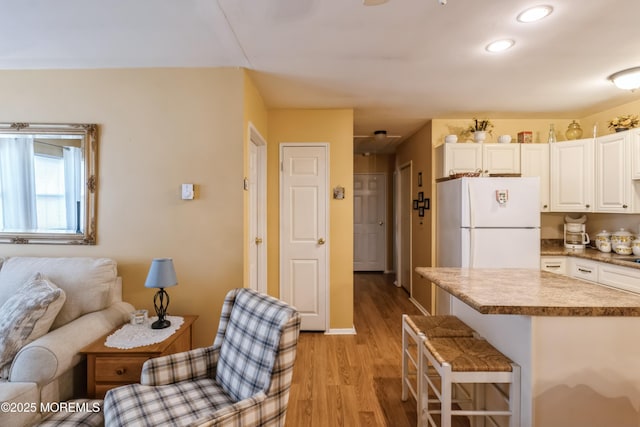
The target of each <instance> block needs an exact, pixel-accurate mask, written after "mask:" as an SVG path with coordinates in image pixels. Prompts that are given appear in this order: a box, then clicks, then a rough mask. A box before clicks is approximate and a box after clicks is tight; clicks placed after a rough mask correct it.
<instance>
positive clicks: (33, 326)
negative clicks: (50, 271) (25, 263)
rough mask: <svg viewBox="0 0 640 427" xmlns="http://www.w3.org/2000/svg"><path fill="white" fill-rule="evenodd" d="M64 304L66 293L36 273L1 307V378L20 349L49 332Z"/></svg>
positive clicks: (7, 374) (7, 372)
mask: <svg viewBox="0 0 640 427" xmlns="http://www.w3.org/2000/svg"><path fill="white" fill-rule="evenodd" d="M64 301H65V294H64V291H62V290H61V289H60V288H58V287H57V286H56V285H54V284H53V283H52V282H51V281H49V280H47V279H46V278H45V277H43V276H42V275H41V274H40V273H36V274H34V275H33V277H32V278H31V279H29V280H28V281H27V282H26V283H25V284H24V285H23V286H22V287H21V288H20V289H19V290H18V292H16V293H15V294H13V295H12V296H10V297H9V298H8V299H7V300H6V301H5V302H4V304H2V305H1V306H0V378H8V377H9V368H10V367H11V362H12V361H13V358H14V357H15V355H16V353H17V352H18V350H20V349H21V348H22V347H23V346H25V345H27V344H29V343H30V342H31V341H33V340H35V339H36V338H39V337H41V336H43V335H44V334H46V333H47V332H48V331H49V328H50V327H51V325H52V324H53V320H54V319H55V317H56V315H57V314H58V312H59V311H60V309H61V308H62V305H63V303H64Z"/></svg>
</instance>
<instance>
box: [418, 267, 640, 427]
mask: <svg viewBox="0 0 640 427" xmlns="http://www.w3.org/2000/svg"><path fill="white" fill-rule="evenodd" d="M416 271H417V273H418V274H419V275H420V276H422V277H424V278H425V279H427V280H429V281H431V282H433V283H435V284H436V285H437V287H438V294H439V299H438V303H439V305H438V307H439V309H438V313H437V314H447V313H451V314H455V315H456V316H458V317H459V318H460V319H462V320H463V321H465V322H466V323H467V324H469V325H470V326H471V327H473V328H474V329H475V330H476V331H477V332H478V333H479V334H480V335H482V336H483V337H484V338H486V339H487V340H488V341H489V342H491V343H492V344H493V345H494V346H495V347H497V348H498V349H499V350H500V351H502V352H503V353H504V354H505V355H507V356H508V357H510V358H511V359H512V360H514V361H515V362H516V363H518V364H519V365H520V366H521V367H522V411H521V415H522V423H521V425H522V426H523V427H524V426H544V427H555V426H558V427H560V426H563V427H564V426H585V427H587V426H594V427H595V426H636V427H637V426H638V425H640V295H638V294H634V293H631V292H626V291H621V290H616V289H611V288H607V287H604V286H601V285H597V284H593V283H588V282H585V281H581V280H577V279H572V278H569V277H564V276H560V275H557V274H553V273H547V272H543V271H539V270H529V269H463V268H423V267H419V268H417V269H416Z"/></svg>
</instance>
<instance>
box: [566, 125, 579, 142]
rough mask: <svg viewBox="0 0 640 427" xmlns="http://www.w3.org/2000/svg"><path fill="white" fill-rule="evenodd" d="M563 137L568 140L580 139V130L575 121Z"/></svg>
mask: <svg viewBox="0 0 640 427" xmlns="http://www.w3.org/2000/svg"><path fill="white" fill-rule="evenodd" d="M564 135H565V136H566V137H567V139H568V140H572V139H580V137H581V136H582V128H581V127H580V124H579V123H577V122H576V121H575V120H572V121H571V123H570V124H569V127H568V128H567V131H566V132H565V134H564Z"/></svg>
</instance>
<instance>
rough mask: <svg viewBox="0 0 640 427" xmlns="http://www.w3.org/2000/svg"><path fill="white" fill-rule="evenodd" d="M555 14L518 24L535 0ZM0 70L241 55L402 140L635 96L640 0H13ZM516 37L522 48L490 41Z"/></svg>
mask: <svg viewBox="0 0 640 427" xmlns="http://www.w3.org/2000/svg"><path fill="white" fill-rule="evenodd" d="M537 4H549V5H552V6H553V8H554V12H553V13H552V14H551V15H550V16H549V17H547V18H546V19H544V20H542V21H540V22H538V23H530V24H521V23H518V22H517V21H516V19H515V18H516V16H517V15H518V13H520V12H521V11H522V10H524V9H526V8H527V7H530V6H533V5H537ZM2 6H3V8H2V9H3V10H2V18H3V19H2V25H1V26H0V68H4V69H32V68H113V67H119V68H120V67H218V66H238V67H246V68H248V69H250V70H252V71H251V73H252V77H253V79H254V82H255V84H256V85H257V87H258V90H259V91H260V93H261V94H262V96H263V97H264V100H265V102H266V104H267V105H268V106H269V107H273V108H353V109H354V114H355V123H354V135H359V136H370V135H373V132H374V131H375V130H380V129H383V130H386V131H387V132H388V135H390V136H394V138H390V139H389V140H388V141H386V142H384V143H383V144H378V145H376V144H373V143H372V139H367V138H356V139H355V140H356V151H358V150H359V151H378V152H384V151H385V150H387V151H388V150H391V149H393V147H394V146H395V145H397V144H398V143H400V142H402V140H404V139H405V138H406V137H408V136H410V135H411V134H412V133H414V132H415V131H416V130H418V129H419V128H420V127H421V126H422V125H423V124H424V123H425V122H427V121H428V120H429V119H432V118H440V117H450V118H453V117H469V116H474V115H481V116H483V117H514V118H517V117H540V118H542V117H558V118H563V117H564V118H573V117H580V116H582V115H586V114H590V113H593V112H596V111H599V110H602V109H605V108H608V107H612V106H615V105H619V104H622V103H624V102H629V101H632V100H635V99H638V95H637V94H632V93H630V92H624V91H621V90H619V89H617V88H615V87H614V86H613V85H612V84H611V83H610V82H609V81H608V80H607V77H608V76H609V75H611V74H612V73H614V72H616V71H619V70H622V69H625V68H630V67H635V66H639V65H640V32H638V29H637V28H638V17H639V16H640V1H638V0H607V1H584V0H541V1H540V2H538V1H535V0H533V1H531V0H509V1H506V0H482V1H480V0H448V4H446V5H440V4H439V2H438V1H437V0H389V1H388V3H386V4H382V5H379V6H364V5H363V4H362V0H135V1H131V0H109V1H103V0H56V1H51V0H4V1H3V2H2ZM498 38H511V39H513V40H515V42H516V44H515V46H514V47H513V48H512V49H510V50H508V51H506V52H503V53H499V54H495V53H493V54H492V53H488V52H487V51H485V50H484V47H485V45H486V44H487V43H488V42H490V41H493V40H495V39H498Z"/></svg>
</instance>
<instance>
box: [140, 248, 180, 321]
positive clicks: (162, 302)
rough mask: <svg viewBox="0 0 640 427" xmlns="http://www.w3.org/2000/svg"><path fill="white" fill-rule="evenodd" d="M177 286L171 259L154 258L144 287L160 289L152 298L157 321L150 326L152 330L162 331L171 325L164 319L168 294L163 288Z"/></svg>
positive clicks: (167, 305)
mask: <svg viewBox="0 0 640 427" xmlns="http://www.w3.org/2000/svg"><path fill="white" fill-rule="evenodd" d="M177 284H178V279H177V278H176V270H175V269H174V268H173V260H172V259H171V258H155V259H154V260H153V261H151V267H150V268H149V274H148V275H147V281H146V282H145V283H144V287H145V288H159V289H160V290H159V291H158V292H157V293H156V295H155V296H154V297H153V306H154V307H155V309H156V314H157V315H158V320H156V321H155V322H153V323H152V324H151V328H152V329H164V328H166V327H168V326H170V325H171V322H170V321H168V320H167V319H166V318H165V316H166V314H167V307H169V294H168V293H167V292H166V291H165V290H164V288H168V287H170V286H175V285H177Z"/></svg>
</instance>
